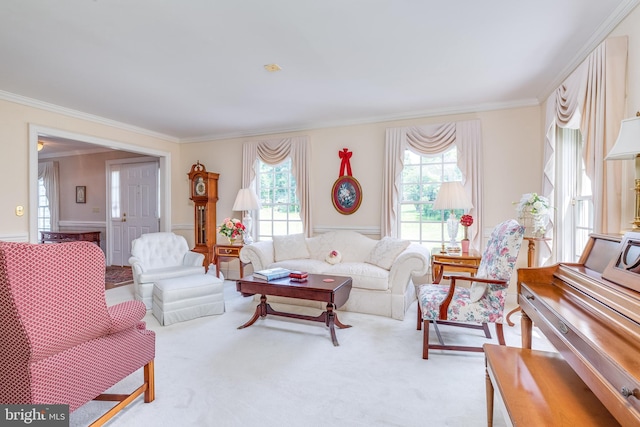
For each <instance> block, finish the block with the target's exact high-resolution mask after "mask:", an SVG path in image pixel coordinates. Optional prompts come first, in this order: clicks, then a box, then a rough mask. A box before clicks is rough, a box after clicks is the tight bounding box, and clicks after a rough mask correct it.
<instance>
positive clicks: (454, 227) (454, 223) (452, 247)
mask: <svg viewBox="0 0 640 427" xmlns="http://www.w3.org/2000/svg"><path fill="white" fill-rule="evenodd" d="M458 225H460V221H458V218H457V217H456V214H455V213H454V212H453V210H452V211H451V212H450V213H449V219H447V232H448V233H449V239H450V240H449V246H448V247H447V252H451V253H456V252H460V246H458V243H457V242H456V237H457V236H458Z"/></svg>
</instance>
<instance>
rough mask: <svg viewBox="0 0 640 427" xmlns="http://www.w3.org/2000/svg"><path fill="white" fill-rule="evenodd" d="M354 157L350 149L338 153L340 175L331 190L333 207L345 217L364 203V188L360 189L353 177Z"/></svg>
mask: <svg viewBox="0 0 640 427" xmlns="http://www.w3.org/2000/svg"><path fill="white" fill-rule="evenodd" d="M352 156H353V152H352V151H349V149H348V148H343V149H342V150H341V151H338V157H340V174H339V175H338V179H337V180H336V182H334V183H333V188H332V189H331V200H332V201H333V206H334V207H335V208H336V210H337V211H338V212H340V213H341V214H343V215H350V214H352V213H354V212H355V211H357V210H358V208H359V207H360V203H361V202H362V188H361V187H360V183H359V182H358V180H357V179H355V178H354V177H353V176H352V175H351V157H352ZM345 173H346V174H345Z"/></svg>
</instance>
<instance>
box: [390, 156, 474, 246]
mask: <svg viewBox="0 0 640 427" xmlns="http://www.w3.org/2000/svg"><path fill="white" fill-rule="evenodd" d="M456 161H457V149H456V147H455V146H454V147H453V148H450V149H449V150H447V151H445V152H443V153H441V154H437V155H433V156H421V155H419V154H415V153H413V152H412V151H410V150H405V152H404V169H403V170H402V178H401V183H400V197H399V201H400V209H399V212H400V220H399V222H398V225H399V230H398V236H399V237H400V238H401V239H406V240H411V241H414V242H419V243H426V244H428V246H440V245H441V244H442V243H443V242H445V241H448V240H449V235H448V233H447V227H446V219H447V217H448V214H447V216H445V212H444V211H441V210H438V211H436V210H433V203H434V202H435V200H436V195H437V194H438V190H439V189H440V184H442V183H443V182H445V181H460V180H461V179H462V174H461V172H460V169H458V167H457V166H456ZM455 213H456V215H457V216H458V217H459V216H461V215H462V214H463V213H464V211H463V210H462V209H460V210H457V211H455ZM461 233H462V227H459V228H458V237H457V240H460V238H461Z"/></svg>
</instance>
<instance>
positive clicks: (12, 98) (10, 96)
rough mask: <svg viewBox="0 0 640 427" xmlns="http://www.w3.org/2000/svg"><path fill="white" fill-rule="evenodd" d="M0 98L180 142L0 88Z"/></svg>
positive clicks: (139, 128)
mask: <svg viewBox="0 0 640 427" xmlns="http://www.w3.org/2000/svg"><path fill="white" fill-rule="evenodd" d="M0 99H1V100H4V101H9V102H15V103H16V104H22V105H26V106H27V107H33V108H38V109H40V110H45V111H49V112H52V113H57V114H62V115H65V116H69V117H74V118H76V119H81V120H86V121H89V122H93V123H98V124H101V125H106V126H110V127H114V128H118V129H122V130H126V131H130V132H135V133H138V134H141V135H147V136H150V137H153V138H158V139H162V140H164V141H168V142H175V143H179V142H180V139H179V138H176V137H173V136H170V135H165V134H163V133H159V132H154V131H152V130H149V129H145V128H141V127H138V126H134V125H130V124H127V123H122V122H118V121H116V120H111V119H106V118H104V117H100V116H96V115H93V114H88V113H83V112H82V111H78V110H73V109H71V108H66V107H61V106H59V105H55V104H50V103H48V102H44V101H39V100H37V99H33V98H28V97H26V96H22V95H16V94H15V93H11V92H6V91H3V90H0Z"/></svg>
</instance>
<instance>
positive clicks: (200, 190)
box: [195, 177, 207, 196]
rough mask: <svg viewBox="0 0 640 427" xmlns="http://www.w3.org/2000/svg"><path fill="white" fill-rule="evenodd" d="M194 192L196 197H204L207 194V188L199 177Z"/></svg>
mask: <svg viewBox="0 0 640 427" xmlns="http://www.w3.org/2000/svg"><path fill="white" fill-rule="evenodd" d="M195 191H196V195H197V196H204V195H205V194H206V193H207V186H206V185H205V183H204V180H203V179H202V177H199V178H198V180H197V181H196V183H195Z"/></svg>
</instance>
